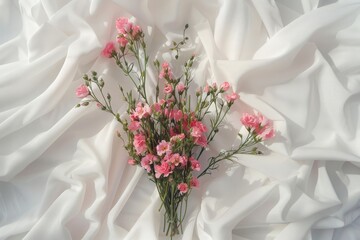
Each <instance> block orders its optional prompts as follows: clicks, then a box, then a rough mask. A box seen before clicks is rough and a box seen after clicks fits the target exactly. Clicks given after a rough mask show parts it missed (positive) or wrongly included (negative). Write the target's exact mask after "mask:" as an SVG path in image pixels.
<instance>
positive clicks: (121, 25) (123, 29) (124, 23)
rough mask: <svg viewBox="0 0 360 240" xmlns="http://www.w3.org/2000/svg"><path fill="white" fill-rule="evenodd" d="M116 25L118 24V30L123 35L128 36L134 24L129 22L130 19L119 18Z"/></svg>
mask: <svg viewBox="0 0 360 240" xmlns="http://www.w3.org/2000/svg"><path fill="white" fill-rule="evenodd" d="M115 24H116V29H117V30H118V32H119V33H121V34H126V33H128V32H130V30H131V28H132V23H131V22H129V19H128V18H118V19H117V20H116V23H115Z"/></svg>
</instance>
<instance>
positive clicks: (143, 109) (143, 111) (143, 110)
mask: <svg viewBox="0 0 360 240" xmlns="http://www.w3.org/2000/svg"><path fill="white" fill-rule="evenodd" d="M135 115H136V116H137V117H138V118H139V119H142V118H146V117H149V116H150V115H151V108H150V107H149V105H147V104H143V103H141V102H138V103H137V104H136V108H135Z"/></svg>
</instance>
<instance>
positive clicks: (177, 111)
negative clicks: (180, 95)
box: [172, 110, 183, 121]
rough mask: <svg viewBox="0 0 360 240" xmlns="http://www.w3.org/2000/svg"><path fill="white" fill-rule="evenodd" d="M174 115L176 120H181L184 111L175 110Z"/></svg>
mask: <svg viewBox="0 0 360 240" xmlns="http://www.w3.org/2000/svg"><path fill="white" fill-rule="evenodd" d="M172 115H173V116H172V117H173V118H174V120H175V121H180V120H181V119H182V117H183V112H182V111H181V110H173V112H172Z"/></svg>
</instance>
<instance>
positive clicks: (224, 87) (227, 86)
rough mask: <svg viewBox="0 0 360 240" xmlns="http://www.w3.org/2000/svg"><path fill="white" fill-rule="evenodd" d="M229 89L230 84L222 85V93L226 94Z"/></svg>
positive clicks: (224, 83)
mask: <svg viewBox="0 0 360 240" xmlns="http://www.w3.org/2000/svg"><path fill="white" fill-rule="evenodd" d="M229 88H230V84H229V83H228V82H223V83H222V84H221V85H220V89H221V91H223V92H226V91H227V90H228V89H229Z"/></svg>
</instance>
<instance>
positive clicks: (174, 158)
mask: <svg viewBox="0 0 360 240" xmlns="http://www.w3.org/2000/svg"><path fill="white" fill-rule="evenodd" d="M169 162H171V164H173V165H174V166H178V165H179V164H180V165H181V166H185V164H186V158H185V157H183V156H181V155H180V154H178V153H175V154H172V155H171V156H170V157H169Z"/></svg>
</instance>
